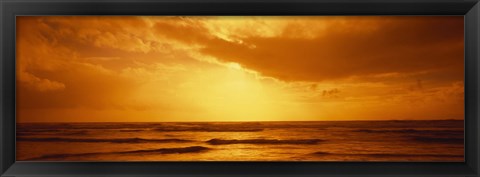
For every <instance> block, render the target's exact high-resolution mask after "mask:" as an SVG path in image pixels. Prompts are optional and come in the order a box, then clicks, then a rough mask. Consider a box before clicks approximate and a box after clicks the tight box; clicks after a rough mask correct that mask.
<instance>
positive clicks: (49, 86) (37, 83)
mask: <svg viewBox="0 0 480 177" xmlns="http://www.w3.org/2000/svg"><path fill="white" fill-rule="evenodd" d="M19 77H20V78H19V80H20V82H24V83H25V84H26V85H27V87H30V88H34V89H35V90H38V91H41V92H45V91H55V90H63V89H65V84H63V83H61V82H57V81H51V80H48V79H43V78H39V77H37V76H34V75H32V74H30V73H28V72H23V73H22V74H19Z"/></svg>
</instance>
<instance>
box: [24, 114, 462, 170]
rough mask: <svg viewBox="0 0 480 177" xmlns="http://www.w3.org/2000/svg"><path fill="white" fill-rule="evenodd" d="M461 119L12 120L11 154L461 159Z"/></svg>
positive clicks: (42, 157)
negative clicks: (14, 136) (13, 141)
mask: <svg viewBox="0 0 480 177" xmlns="http://www.w3.org/2000/svg"><path fill="white" fill-rule="evenodd" d="M463 127H464V122H463V120H433V121H403V120H402V121H315V122H307V121H305V122H152V123H144V122H142V123H18V124H17V142H16V149H17V152H16V155H17V156H16V158H17V161H354V162H357V161H360V162H363V161H386V162H405V161H411V162H461V161H464V132H463V131H464V128H463Z"/></svg>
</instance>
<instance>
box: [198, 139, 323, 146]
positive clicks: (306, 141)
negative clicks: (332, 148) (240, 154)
mask: <svg viewBox="0 0 480 177" xmlns="http://www.w3.org/2000/svg"><path fill="white" fill-rule="evenodd" d="M321 141H324V140H320V139H298V140H278V139H245V140H236V139H233V140H223V139H216V138H215V139H211V140H208V141H207V143H208V144H211V145H224V144H318V143H319V142H321Z"/></svg>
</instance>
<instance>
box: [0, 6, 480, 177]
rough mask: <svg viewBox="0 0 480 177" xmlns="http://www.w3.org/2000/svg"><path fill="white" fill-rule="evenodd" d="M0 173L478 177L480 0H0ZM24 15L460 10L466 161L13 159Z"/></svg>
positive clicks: (422, 12) (419, 12)
mask: <svg viewBox="0 0 480 177" xmlns="http://www.w3.org/2000/svg"><path fill="white" fill-rule="evenodd" d="M0 12H1V23H0V30H1V31H0V33H1V44H0V45H1V46H0V54H1V60H0V70H1V77H0V89H1V91H0V99H1V102H0V113H1V114H0V138H1V139H0V140H1V141H0V157H1V160H0V174H1V176H2V177H3V176H5V177H13V176H36V177H40V176H82V177H87V176H88V177H90V176H165V177H167V176H168V177H175V176H179V177H180V176H181V177H194V176H195V177H231V176H232V177H233V176H238V177H240V176H241V177H247V176H262V177H263V176H265V177H267V176H268V177H301V176H309V177H313V176H342V177H346V176H359V177H360V176H418V177H420V176H421V177H424V176H451V177H460V176H462V177H478V176H479V174H480V163H479V160H480V147H479V143H480V142H479V137H480V136H479V135H480V134H479V132H480V131H479V128H480V121H479V114H478V113H479V111H478V110H479V100H480V97H479V96H480V94H479V92H480V91H479V88H478V86H479V76H480V70H479V68H480V65H479V62H478V61H479V59H480V53H479V50H480V35H479V33H480V3H479V0H275V1H273V0H0ZM22 15H463V16H464V17H465V162H458V163H454V162H409V163H400V162H16V161H15V70H16V69H15V17H16V16H22Z"/></svg>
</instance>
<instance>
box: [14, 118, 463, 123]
mask: <svg viewBox="0 0 480 177" xmlns="http://www.w3.org/2000/svg"><path fill="white" fill-rule="evenodd" d="M459 120H463V121H464V120H465V119H389V120H368V119H362V120H298V121H295V120H293V121H291V120H278V121H137V122H136V121H98V122H93V121H90V122H88V121H85V122H82V121H79V122H74V121H66V122H56V121H51V122H50V121H44V122H15V123H241V122H353V121H372V122H375V121H378V122H380V121H459Z"/></svg>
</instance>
